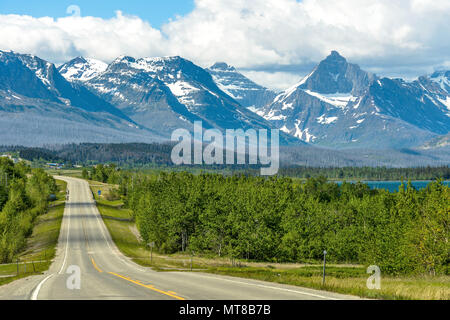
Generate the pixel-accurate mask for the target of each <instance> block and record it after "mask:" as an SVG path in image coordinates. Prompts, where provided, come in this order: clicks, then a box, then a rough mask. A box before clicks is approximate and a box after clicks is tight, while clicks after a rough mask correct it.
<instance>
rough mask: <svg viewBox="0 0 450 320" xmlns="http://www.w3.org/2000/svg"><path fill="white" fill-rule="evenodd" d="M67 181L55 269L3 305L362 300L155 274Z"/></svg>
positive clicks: (83, 187) (75, 182)
mask: <svg viewBox="0 0 450 320" xmlns="http://www.w3.org/2000/svg"><path fill="white" fill-rule="evenodd" d="M55 178H57V179H61V180H64V181H67V186H68V189H69V200H68V201H67V203H66V208H65V211H64V218H63V221H62V225H61V232H60V237H59V241H58V247H57V254H56V257H55V259H54V262H53V263H52V265H51V267H50V269H49V270H48V271H47V272H45V273H44V274H43V275H37V276H32V277H28V278H25V279H20V280H17V281H14V282H12V283H10V284H8V285H5V286H1V287H0V299H8V300H9V299H11V300H13V299H20V300H25V299H31V300H38V299H39V300H80V299H82V300H86V299H87V300H91V299H94V300H105V299H133V300H136V299H145V300H211V299H212V300H311V299H315V300H317V299H319V300H323V299H325V300H330V299H331V300H347V299H358V297H354V296H348V295H341V294H336V293H330V292H326V291H319V290H313V289H307V288H301V287H296V286H289V285H281V284H275V283H270V282H263V281H257V280H249V279H242V278H235V277H228V276H219V275H213V274H207V273H201V272H156V271H153V270H152V269H150V268H145V267H142V266H139V265H137V264H135V263H134V262H133V261H131V260H130V259H129V258H127V257H126V256H124V255H123V254H121V253H120V251H119V250H118V249H117V247H116V246H115V244H114V242H113V241H112V239H111V236H110V234H109V232H108V230H107V228H106V226H105V224H104V223H103V221H102V218H101V216H100V214H99V212H98V209H97V207H96V205H95V201H94V199H93V196H92V193H91V191H90V188H89V185H88V183H87V182H86V181H84V180H81V179H76V178H69V177H55Z"/></svg>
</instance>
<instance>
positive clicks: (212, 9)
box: [0, 0, 450, 88]
mask: <svg viewBox="0 0 450 320" xmlns="http://www.w3.org/2000/svg"><path fill="white" fill-rule="evenodd" d="M448 21H450V1H448V0H378V1H373V0H339V1H335V0H303V1H299V2H298V1H295V0H252V1H246V0H196V2H195V9H194V10H193V11H192V12H191V13H189V14H187V15H185V16H182V17H178V18H177V19H175V20H173V21H170V22H168V23H167V24H166V25H164V26H163V27H162V30H157V29H155V28H153V27H151V25H150V24H149V23H148V22H145V21H142V20H141V19H140V18H138V17H134V16H128V15H124V14H122V13H120V12H118V13H117V15H116V17H114V18H112V19H101V18H95V17H67V18H59V19H53V18H33V17H29V16H19V15H0V30H2V31H1V33H0V49H6V50H10V49H11V50H14V51H18V52H25V53H33V54H36V55H38V56H41V57H42V58H45V59H49V60H51V61H54V62H63V61H65V60H67V59H69V58H72V57H74V56H76V55H84V56H88V57H95V58H98V59H102V60H105V61H110V60H112V59H114V58H115V57H116V56H119V55H122V54H126V55H131V56H135V57H143V56H158V55H181V56H184V57H186V58H188V59H191V60H193V61H194V62H195V63H197V64H200V65H202V66H209V65H211V64H212V63H213V62H216V61H226V62H227V63H229V64H232V65H235V66H236V67H237V68H242V69H245V70H250V71H247V72H246V73H247V74H248V75H249V76H250V77H252V76H253V77H254V78H255V79H261V81H262V82H265V83H263V84H264V85H266V86H270V87H276V88H280V87H281V85H284V83H290V82H291V81H292V80H293V78H294V77H295V76H294V75H292V73H286V72H280V69H279V68H277V67H275V66H277V65H280V66H289V65H296V66H300V65H310V64H311V60H312V61H319V60H321V59H322V58H324V56H326V55H327V54H328V53H329V52H330V51H331V50H338V51H339V52H340V53H341V54H342V55H344V56H346V57H347V58H348V59H349V60H350V61H352V62H355V63H359V64H361V66H362V67H363V68H367V69H369V70H376V71H377V72H378V73H379V74H380V75H385V74H399V73H400V74H401V73H405V74H407V73H408V76H409V77H411V76H412V75H419V74H420V73H421V72H425V71H427V72H429V71H432V70H433V68H437V67H439V66H445V65H448V62H449V61H450V54H449V53H450V38H449V37H448V34H450V24H449V23H448ZM270 68H273V69H272V70H269V69H270ZM251 70H254V71H251ZM256 70H264V71H265V72H257V71H256ZM283 74H284V75H285V76H284V77H283ZM303 74H304V73H302V74H301V75H303ZM301 75H300V74H299V75H298V77H297V78H301Z"/></svg>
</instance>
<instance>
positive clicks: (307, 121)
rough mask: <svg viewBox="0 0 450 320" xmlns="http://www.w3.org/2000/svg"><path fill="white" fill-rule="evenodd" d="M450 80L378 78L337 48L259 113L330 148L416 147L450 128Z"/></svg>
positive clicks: (441, 75) (437, 76)
mask: <svg viewBox="0 0 450 320" xmlns="http://www.w3.org/2000/svg"><path fill="white" fill-rule="evenodd" d="M447 80H448V78H447V76H446V73H445V72H441V73H436V74H434V75H432V76H431V77H420V78H419V80H416V81H413V82H406V81H404V80H402V79H389V78H380V79H379V78H377V77H376V76H375V75H373V74H371V73H369V72H365V71H364V70H361V68H360V67H359V66H358V65H356V64H351V63H348V62H347V60H346V59H345V58H344V57H342V56H341V55H340V54H339V53H338V52H337V51H333V52H332V53H331V54H330V55H329V56H328V57H326V59H324V60H323V61H321V62H320V63H319V64H318V65H317V66H316V67H315V68H314V70H313V71H312V72H311V73H310V74H309V75H308V76H306V77H305V78H303V80H302V81H300V82H299V83H297V84H296V85H294V86H293V87H291V88H289V89H288V90H286V91H284V92H283V93H281V94H279V95H278V96H277V97H276V98H275V99H274V101H273V103H272V104H271V105H269V106H267V107H265V108H264V109H263V110H261V111H258V114H259V115H261V116H263V117H264V118H265V119H266V120H269V121H270V122H272V123H273V124H274V125H275V126H276V127H277V128H279V129H280V130H282V131H284V132H286V133H288V134H291V135H293V136H295V137H297V138H300V139H302V140H304V141H306V142H310V143H314V144H319V145H322V146H325V147H334V148H353V147H362V148H377V149H378V148H398V147H400V148H405V147H414V146H418V145H420V144H422V143H424V142H426V141H427V140H430V139H432V138H433V137H434V136H436V135H442V134H446V133H447V132H449V130H450V112H449V111H450V96H449V95H448V93H447V91H446V88H447V87H446V85H447Z"/></svg>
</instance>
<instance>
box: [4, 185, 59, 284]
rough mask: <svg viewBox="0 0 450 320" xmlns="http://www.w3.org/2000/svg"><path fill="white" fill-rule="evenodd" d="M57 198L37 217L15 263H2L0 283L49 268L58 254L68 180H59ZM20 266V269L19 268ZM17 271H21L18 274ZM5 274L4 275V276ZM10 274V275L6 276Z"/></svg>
mask: <svg viewBox="0 0 450 320" xmlns="http://www.w3.org/2000/svg"><path fill="white" fill-rule="evenodd" d="M56 182H57V185H58V188H59V192H58V194H57V195H56V196H57V200H56V201H54V202H53V203H51V204H50V208H49V210H48V211H47V213H46V214H43V215H41V216H39V217H38V218H37V219H36V222H35V226H34V228H33V233H32V235H31V236H30V237H29V238H28V239H27V245H26V248H25V249H24V250H23V251H22V252H21V253H20V254H19V255H18V256H17V259H18V260H19V264H17V260H16V261H15V263H13V264H4V265H0V285H4V284H6V283H9V282H11V281H14V280H17V279H20V278H24V277H27V276H30V275H34V274H41V273H42V272H44V271H46V270H48V268H49V267H50V265H51V263H52V259H53V258H54V257H55V254H56V246H57V244H58V238H59V232H60V228H61V222H62V218H63V214H64V199H65V190H66V182H64V181H60V180H57V181H56ZM17 268H18V269H17ZM17 271H19V273H18V274H17ZM2 276H3V277H2ZM4 276H9V277H4Z"/></svg>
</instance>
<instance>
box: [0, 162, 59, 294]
mask: <svg viewBox="0 0 450 320" xmlns="http://www.w3.org/2000/svg"><path fill="white" fill-rule="evenodd" d="M0 176H2V177H3V179H1V178H0V263H1V264H0V285H1V284H5V283H8V282H11V281H13V280H16V279H18V278H22V277H25V276H29V275H32V274H39V273H41V272H43V271H45V270H47V269H48V267H49V266H50V264H51V260H52V259H53V258H54V255H55V248H56V244H57V241H58V237H59V230H60V225H61V221H62V216H63V211H64V202H65V191H66V183H65V182H62V181H55V180H54V179H53V178H52V177H51V176H49V175H48V174H46V173H45V172H44V171H43V170H42V169H34V170H31V169H30V168H29V167H28V166H26V165H25V164H23V163H18V164H14V163H13V162H12V161H9V160H7V159H4V158H3V159H0Z"/></svg>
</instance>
